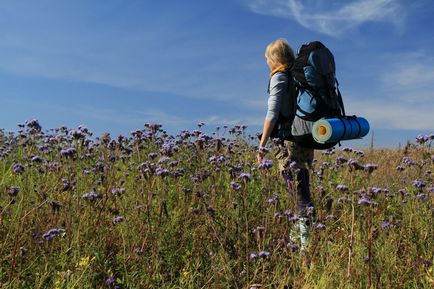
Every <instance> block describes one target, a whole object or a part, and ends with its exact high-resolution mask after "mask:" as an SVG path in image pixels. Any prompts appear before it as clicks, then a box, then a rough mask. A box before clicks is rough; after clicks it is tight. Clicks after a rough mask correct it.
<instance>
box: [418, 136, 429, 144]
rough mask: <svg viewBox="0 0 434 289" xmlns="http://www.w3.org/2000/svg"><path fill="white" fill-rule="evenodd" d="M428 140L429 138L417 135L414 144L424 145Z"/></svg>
mask: <svg viewBox="0 0 434 289" xmlns="http://www.w3.org/2000/svg"><path fill="white" fill-rule="evenodd" d="M428 140H429V137H428V136H427V135H424V134H419V135H418V136H417V137H416V142H417V143H419V144H424V143H426V142H427V141H428Z"/></svg>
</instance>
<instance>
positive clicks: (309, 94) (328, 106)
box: [291, 41, 345, 149]
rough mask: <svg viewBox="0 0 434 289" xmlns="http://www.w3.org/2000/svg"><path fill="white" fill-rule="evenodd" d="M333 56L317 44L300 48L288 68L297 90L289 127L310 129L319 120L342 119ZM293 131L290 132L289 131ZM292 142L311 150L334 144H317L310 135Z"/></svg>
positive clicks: (298, 137)
mask: <svg viewBox="0 0 434 289" xmlns="http://www.w3.org/2000/svg"><path fill="white" fill-rule="evenodd" d="M335 72H336V67H335V61H334V57H333V54H332V53H331V52H330V50H329V49H328V48H327V47H326V46H325V45H324V44H322V43H321V42H319V41H313V42H310V43H308V44H304V45H302V46H301V47H300V49H299V50H298V53H297V57H296V59H295V61H294V64H293V66H292V68H291V73H292V75H293V78H294V82H295V85H296V88H297V91H298V93H297V106H296V113H295V115H296V118H299V119H298V120H295V121H294V124H293V125H297V124H300V123H301V122H305V123H304V124H302V126H303V127H310V128H311V127H312V124H313V122H315V121H317V120H319V119H321V118H343V117H345V109H344V104H343V101H342V95H341V93H340V91H339V88H338V86H339V83H338V81H337V79H336V76H335ZM293 131H294V130H293ZM293 137H294V139H295V142H296V143H298V144H300V145H301V146H304V147H308V148H314V149H328V148H331V147H333V146H334V145H336V143H327V144H320V143H317V142H316V141H315V140H314V139H313V137H312V133H311V131H306V132H305V133H304V134H303V135H294V136H293Z"/></svg>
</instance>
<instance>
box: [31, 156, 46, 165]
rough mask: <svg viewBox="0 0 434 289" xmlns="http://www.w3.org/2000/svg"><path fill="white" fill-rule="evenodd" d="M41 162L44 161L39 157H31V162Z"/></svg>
mask: <svg viewBox="0 0 434 289" xmlns="http://www.w3.org/2000/svg"><path fill="white" fill-rule="evenodd" d="M43 161H44V159H42V158H41V157H39V156H36V155H32V162H35V163H42V162H43Z"/></svg>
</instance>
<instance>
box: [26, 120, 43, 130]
mask: <svg viewBox="0 0 434 289" xmlns="http://www.w3.org/2000/svg"><path fill="white" fill-rule="evenodd" d="M26 126H27V127H28V128H30V132H31V133H35V132H40V131H41V129H42V127H41V125H40V124H39V121H38V120H37V119H31V120H28V121H26Z"/></svg>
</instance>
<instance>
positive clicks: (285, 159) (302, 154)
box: [275, 140, 313, 173]
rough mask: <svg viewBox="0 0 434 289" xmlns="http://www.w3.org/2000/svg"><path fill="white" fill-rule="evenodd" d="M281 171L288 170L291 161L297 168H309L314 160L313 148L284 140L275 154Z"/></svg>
mask: <svg viewBox="0 0 434 289" xmlns="http://www.w3.org/2000/svg"><path fill="white" fill-rule="evenodd" d="M275 157H276V159H277V160H278V163H279V171H280V172H281V173H283V172H285V171H288V170H289V168H290V165H291V163H294V162H295V163H294V164H296V165H297V168H302V169H309V168H310V167H312V162H313V149H309V148H304V147H301V146H299V145H297V144H296V143H294V142H292V141H288V140H284V141H283V142H282V143H281V145H279V148H278V149H277V151H276V154H275Z"/></svg>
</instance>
